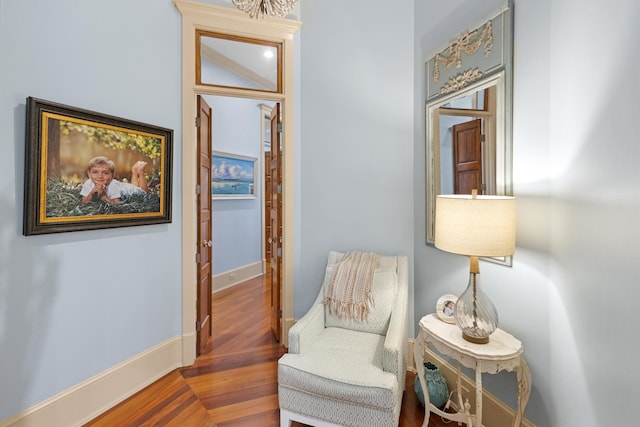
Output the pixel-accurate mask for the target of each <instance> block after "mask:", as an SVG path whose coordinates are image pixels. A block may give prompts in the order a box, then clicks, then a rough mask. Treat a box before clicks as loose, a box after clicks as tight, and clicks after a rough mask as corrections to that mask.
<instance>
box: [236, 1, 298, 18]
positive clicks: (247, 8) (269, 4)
mask: <svg viewBox="0 0 640 427" xmlns="http://www.w3.org/2000/svg"><path fill="white" fill-rule="evenodd" d="M231 1H232V2H233V4H235V5H236V7H237V8H238V9H240V10H241V11H243V12H246V13H248V14H249V16H251V17H252V18H264V17H265V16H279V17H280V18H283V17H285V16H286V15H287V14H288V13H289V12H291V9H293V7H294V6H295V5H296V2H297V1H298V0H231Z"/></svg>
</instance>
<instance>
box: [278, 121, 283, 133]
mask: <svg viewBox="0 0 640 427" xmlns="http://www.w3.org/2000/svg"><path fill="white" fill-rule="evenodd" d="M278 132H282V122H278Z"/></svg>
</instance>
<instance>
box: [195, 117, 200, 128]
mask: <svg viewBox="0 0 640 427" xmlns="http://www.w3.org/2000/svg"><path fill="white" fill-rule="evenodd" d="M196 127H197V128H199V127H200V117H196Z"/></svg>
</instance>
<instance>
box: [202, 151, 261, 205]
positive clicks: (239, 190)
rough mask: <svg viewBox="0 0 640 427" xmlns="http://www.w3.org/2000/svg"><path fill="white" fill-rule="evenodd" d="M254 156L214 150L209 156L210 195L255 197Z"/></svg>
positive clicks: (255, 175)
mask: <svg viewBox="0 0 640 427" xmlns="http://www.w3.org/2000/svg"><path fill="white" fill-rule="evenodd" d="M256 160H257V158H255V157H247V156H240V155H237V154H229V153H223V152H220V151H214V152H213V155H212V156H211V197H213V199H214V200H216V199H248V198H255V197H256V178H257V169H256Z"/></svg>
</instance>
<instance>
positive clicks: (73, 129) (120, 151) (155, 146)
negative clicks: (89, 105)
mask: <svg viewBox="0 0 640 427" xmlns="http://www.w3.org/2000/svg"><path fill="white" fill-rule="evenodd" d="M26 125H27V129H26V147H25V194H24V218H23V234H24V235H26V236H29V235H34V234H46V233H60V232H65V231H80V230H92V229H100V228H112V227H127V226H134V225H146V224H160V223H168V222H171V156H172V143H173V131H172V130H171V129H165V128H162V127H157V126H152V125H148V124H144V123H140V122H135V121H131V120H126V119H122V118H118V117H113V116H109V115H106V114H100V113H96V112H93V111H88V110H83V109H79V108H75V107H70V106H67V105H62V104H58V103H54V102H50V101H45V100H42V99H37V98H32V97H29V98H27V117H26Z"/></svg>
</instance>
